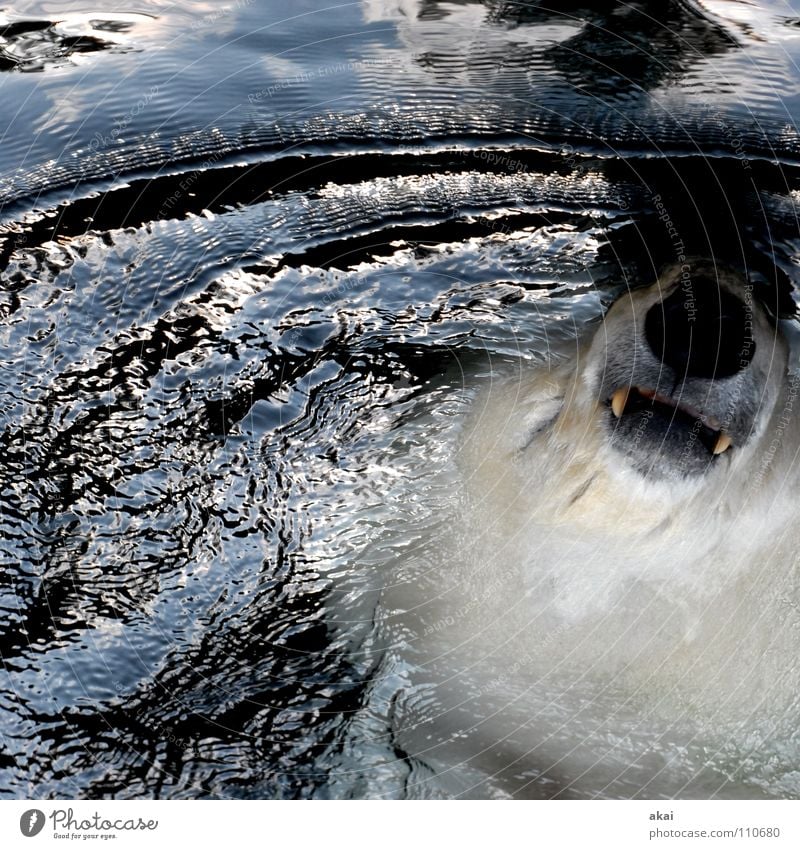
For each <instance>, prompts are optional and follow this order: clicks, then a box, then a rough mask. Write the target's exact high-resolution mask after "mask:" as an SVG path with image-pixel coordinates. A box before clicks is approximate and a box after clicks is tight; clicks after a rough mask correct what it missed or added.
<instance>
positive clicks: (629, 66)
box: [0, 0, 800, 798]
mask: <svg viewBox="0 0 800 849" xmlns="http://www.w3.org/2000/svg"><path fill="white" fill-rule="evenodd" d="M557 5H558V10H557V11H556V10H550V9H549V8H548V7H547V6H546V5H545V4H536V3H509V2H500V0H496V1H495V0H485V2H462V3H442V2H434V0H364V2H356V3H345V4H341V5H339V6H336V7H335V8H334V7H331V8H328V7H326V6H325V4H321V3H319V2H317V0H303V2H298V3H295V4H292V7H291V11H290V16H289V17H287V16H286V14H287V12H286V9H287V7H286V4H285V3H276V2H271V0H252V1H251V2H248V1H247V0H241V1H239V0H237V2H233V3H231V4H229V5H227V6H225V7H219V6H217V5H215V4H205V3H201V2H192V3H189V2H182V3H166V2H160V1H159V0H153V1H152V2H143V3H141V4H139V5H138V6H136V7H133V6H130V5H129V4H117V3H114V4H106V6H105V7H104V8H105V9H106V11H103V12H102V13H101V12H93V11H92V10H91V9H89V10H87V9H86V8H85V7H81V6H78V5H76V4H75V3H74V2H50V3H46V4H45V3H38V2H30V3H21V4H18V5H16V6H14V7H13V8H11V7H8V8H6V9H5V10H4V12H3V14H4V15H5V16H6V19H4V20H3V21H2V22H0V24H2V28H0V39H2V42H1V43H0V51H1V52H0V91H1V92H2V95H3V98H4V102H5V103H6V104H7V109H6V110H5V115H6V117H5V119H4V122H3V127H2V142H3V144H2V146H0V197H1V198H2V207H1V208H0V226H1V227H2V238H3V243H2V248H1V249H0V258H1V260H0V261H1V262H2V270H1V271H0V273H1V274H2V282H1V285H0V315H1V316H2V318H1V319H0V321H1V322H2V323H1V324H0V328H1V330H0V333H1V334H2V352H3V353H2V358H0V400H1V403H0V411H2V414H1V415H2V423H1V424H0V440H2V452H0V476H1V478H0V503H1V504H2V510H1V513H0V521H2V549H1V550H2V558H3V560H2V562H3V568H2V570H1V571H0V607H2V616H0V651H1V652H2V657H3V664H4V666H3V673H2V675H3V683H2V687H0V693H1V695H0V728H2V734H3V736H2V744H1V747H0V793H2V794H3V796H5V797H28V796H30V797H36V798H47V797H55V796H68V797H89V798H102V797H117V798H152V797H157V798H198V797H214V798H218V797H268V798H273V797H291V798H295V797H339V796H372V797H401V796H426V795H433V796H436V795H456V794H464V795H504V794H505V795H518V796H525V795H535V796H541V795H548V793H549V794H550V795H553V794H554V793H557V792H560V791H561V790H562V789H563V788H564V786H565V785H566V784H568V779H569V776H563V777H562V778H561V779H560V781H556V782H555V783H554V784H552V785H546V786H545V787H544V789H542V786H541V783H539V784H536V776H537V774H538V773H537V768H538V767H537V763H535V762H533V761H532V760H530V759H528V760H525V759H523V761H522V762H521V763H520V764H518V765H517V767H518V768H517V767H514V768H512V767H511V760H513V759H506V760H503V759H504V758H505V757H506V755H504V754H503V752H502V751H501V752H500V753H499V754H498V755H497V758H499V768H500V771H501V772H502V770H505V772H504V773H503V774H502V775H500V777H497V776H495V775H494V773H492V771H491V770H488V771H487V768H486V767H485V766H480V767H477V766H475V764H473V763H458V762H456V763H454V764H452V765H450V766H448V767H447V768H442V767H438V768H437V767H436V766H435V765H432V762H431V763H428V762H427V761H426V758H425V755H424V751H423V749H424V747H421V746H419V743H418V741H415V742H413V745H414V746H415V747H416V748H415V749H413V750H411V749H409V748H408V747H409V746H411V745H412V743H409V742H408V740H404V739H402V735H401V734H400V735H399V734H398V730H397V729H398V728H402V727H403V723H404V721H405V720H404V717H408V716H412V717H413V716H414V715H416V714H415V713H414V712H415V711H417V713H419V712H420V711H421V713H422V715H425V716H426V717H427V716H430V715H435V714H436V712H437V705H436V703H435V698H436V696H435V694H434V695H431V693H430V691H429V690H428V689H426V687H425V686H424V682H419V681H418V679H417V678H415V677H414V676H413V675H412V671H411V670H412V667H413V652H409V653H407V654H406V653H404V652H403V651H402V649H403V645H404V643H403V639H404V638H403V635H402V634H401V635H400V640H399V642H398V640H397V635H396V634H393V635H391V650H389V649H388V648H387V635H386V633H385V631H384V629H383V628H382V626H381V622H380V611H381V608H380V607H377V605H378V602H379V598H380V597H381V596H382V595H383V593H384V590H385V587H386V585H387V583H388V584H389V585H392V586H393V585H396V584H402V583H403V581H409V580H417V579H418V578H419V576H420V574H421V573H423V574H424V573H428V574H429V575H430V576H432V577H436V576H442V575H445V574H447V572H448V569H450V568H451V567H452V564H453V558H454V554H453V552H458V551H459V549H458V546H455V545H451V544H449V543H447V541H448V539H449V534H452V530H451V528H452V523H451V520H452V517H453V516H454V515H463V499H464V489H463V487H462V486H461V485H460V482H459V481H460V478H459V472H458V470H457V464H456V463H455V462H454V458H455V457H456V455H457V454H458V453H459V445H460V442H459V439H460V437H461V435H462V434H463V432H464V428H465V426H466V425H465V422H467V421H468V420H469V416H470V411H471V410H472V409H473V405H474V404H475V403H480V401H479V399H481V398H483V397H485V392H486V391H488V390H487V387H489V386H494V385H496V383H497V381H498V380H502V379H505V380H510V381H511V382H512V384H513V385H515V384H514V382H515V381H517V383H518V382H519V381H523V380H525V379H526V376H527V375H528V374H529V373H530V371H531V370H533V369H535V368H537V367H539V366H542V364H545V363H548V362H551V361H553V360H556V361H560V359H561V358H565V359H568V358H569V356H570V355H571V353H574V350H575V341H574V340H575V339H576V337H578V336H579V335H581V334H582V333H583V332H584V331H585V329H586V328H587V327H589V326H590V325H591V324H592V322H594V321H595V320H597V319H599V317H600V315H601V314H602V311H603V309H604V308H605V306H607V305H608V304H609V303H610V302H611V301H612V300H613V298H614V297H615V295H616V294H617V293H619V292H620V291H622V290H624V288H625V287H626V286H629V285H638V284H639V283H643V282H647V281H649V280H652V279H653V277H654V276H655V274H656V271H657V269H658V268H659V267H660V266H661V265H662V264H663V263H664V262H670V261H675V258H676V256H677V255H678V253H680V252H684V253H686V254H687V255H689V254H702V255H713V256H716V257H718V258H719V259H720V260H723V261H725V262H729V263H731V264H734V265H737V266H739V267H746V268H747V269H748V271H749V273H750V275H751V278H752V279H753V281H754V283H755V284H756V288H757V292H758V294H759V296H760V298H761V299H762V300H763V301H764V302H765V303H766V304H767V307H768V308H769V310H770V311H771V312H772V313H774V314H776V315H790V314H791V313H792V312H793V311H794V304H795V301H796V297H797V296H796V292H797V288H796V287H797V280H798V267H797V259H796V256H797V250H798V245H799V244H800V240H798V234H797V218H796V208H795V205H794V202H795V197H796V192H797V190H798V187H800V181H799V180H798V177H799V176H800V171H799V170H798V155H799V154H800V137H799V136H798V132H797V127H796V120H795V116H796V115H797V114H798V109H800V101H799V100H798V95H799V94H800V74H798V71H797V67H796V64H795V63H796V60H797V58H798V51H799V50H800V26H799V25H798V21H800V7H795V8H792V5H791V4H788V3H783V2H773V3H766V2H762V3H760V4H759V5H758V6H752V5H745V4H742V3H738V2H733V0H715V2H711V0H708V2H704V3H703V5H702V6H701V5H700V4H688V3H683V2H680V3H679V2H670V3H663V2H658V3H656V2H652V3H650V2H644V0H643V2H639V3H635V4H628V5H625V6H620V5H619V4H615V3H605V2H599V0H598V2H594V3H592V2H574V3H573V2H570V3H566V4H565V3H560V4H557ZM476 399H478V400H477V401H476ZM451 542H452V540H451ZM458 609H459V608H458V607H456V608H455V610H454V611H451V612H450V613H447V614H445V615H457V614H458ZM376 611H377V612H376ZM462 618H463V614H462ZM435 624H436V622H433V623H431V626H432V625H435ZM435 633H437V632H436V630H435V629H434V631H432V632H430V633H429V634H427V635H426V637H425V639H427V638H428V637H430V636H431V634H435ZM417 636H418V635H417ZM405 639H406V642H407V644H408V646H412V645H413V643H414V640H415V635H413V634H408V633H407V634H405ZM493 692H497V693H498V695H497V699H498V700H499V704H500V706H502V705H503V704H506V705H508V704H511V703H512V701H513V700H514V699H516V698H517V697H518V696H519V693H517V692H516V691H512V689H503V688H502V687H501V688H500V689H499V690H498V689H497V688H496V687H495V688H494V690H493ZM431 699H434V702H433V703H432V702H431ZM523 704H524V703H523ZM438 707H439V708H441V706H438ZM523 710H525V708H524V707H523ZM464 711H465V712H462V714H453V713H452V712H450V713H449V715H448V723H449V726H452V727H450V728H449V730H450V731H452V732H453V733H455V734H457V733H459V730H461V731H464V730H465V729H467V728H472V727H473V726H474V724H475V716H474V715H470V708H469V707H468V706H467V707H465V708H464ZM440 712H441V710H440ZM407 726H408V723H406V727H407ZM448 733H449V732H448ZM406 736H407V735H406ZM486 745H487V746H489V747H490V748H491V746H492V745H493V743H492V737H491V735H489V736H488V737H487V738H486ZM697 745H700V744H699V743H698V744H697ZM727 756H728V755H727V754H725V755H720V756H719V759H718V762H714V763H712V765H711V768H710V770H711V778H710V779H709V780H708V782H707V783H706V784H705V785H703V787H702V788H701V790H700V791H698V792H701V793H706V794H707V795H711V794H712V793H717V794H721V795H726V794H727V795H736V794H737V792H738V793H739V794H740V795H742V794H743V795H754V794H755V795H757V794H758V793H768V794H769V793H773V794H775V795H796V792H797V786H796V782H795V781H793V780H792V779H791V777H787V776H783V778H782V779H781V782H782V783H775V784H773V785H769V786H763V782H762V784H759V783H758V782H756V783H755V784H754V783H753V782H752V781H751V782H749V783H748V782H747V780H746V778H747V776H746V775H745V777H744V779H743V778H742V774H741V771H740V772H739V773H737V774H736V775H735V776H734V777H733V779H732V780H731V781H728V780H727V779H726V777H725V775H726V772H725V770H726V763H725V762H724V758H725V757H727ZM740 763H741V759H739V760H738V761H737V764H740ZM507 767H508V769H506V768H507ZM717 767H718V769H717ZM515 769H516V772H515ZM715 769H716V772H715ZM745 772H747V769H745ZM752 772H753V774H755V773H756V772H757V769H755V768H754V769H753V770H752ZM498 774H499V773H498ZM487 776H490V777H488V778H487ZM715 776H716V777H715ZM636 786H641V783H640V784H639V785H634V789H633V790H631V793H633V792H634V791H635V787H636ZM666 786H667V785H665V787H666ZM669 786H670V787H672V786H673V785H669ZM676 786H680V783H678V785H676ZM603 787H604V785H602V784H600V783H598V784H597V785H596V787H595V788H594V791H593V790H592V789H591V788H590V789H589V790H587V791H583V792H584V794H585V795H592V794H593V792H594V793H598V794H602V792H603ZM668 792H670V791H668V790H664V794H665V795H668ZM612 795H613V794H612Z"/></svg>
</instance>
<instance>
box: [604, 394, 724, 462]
mask: <svg viewBox="0 0 800 849" xmlns="http://www.w3.org/2000/svg"><path fill="white" fill-rule="evenodd" d="M607 404H608V406H609V407H610V408H611V412H612V414H613V416H614V418H616V419H621V418H622V417H623V416H626V415H631V414H634V413H641V412H642V411H647V410H649V411H650V412H651V413H654V411H656V410H658V411H659V414H660V415H661V417H662V418H664V419H667V420H669V426H670V427H673V428H681V427H685V426H687V425H688V430H689V433H692V434H694V439H696V440H697V441H698V442H699V443H700V444H701V445H703V446H704V447H705V448H706V450H707V451H708V452H709V454H710V455H711V456H712V457H716V456H718V455H719V454H724V453H725V452H726V451H727V450H728V449H729V448H730V447H731V445H732V444H733V439H732V438H731V436H730V434H729V433H726V432H725V431H724V430H723V427H722V424H721V422H720V420H719V419H718V418H717V417H716V416H714V415H711V414H709V413H704V412H702V411H701V410H700V409H698V408H697V407H694V406H692V405H691V404H688V403H686V402H684V401H681V400H680V399H678V398H673V397H669V396H667V395H663V394H661V393H660V392H657V391H656V390H655V389H650V388H648V387H644V386H621V387H619V388H618V389H616V390H615V391H614V392H613V393H612V394H611V397H610V398H609V399H608V402H607Z"/></svg>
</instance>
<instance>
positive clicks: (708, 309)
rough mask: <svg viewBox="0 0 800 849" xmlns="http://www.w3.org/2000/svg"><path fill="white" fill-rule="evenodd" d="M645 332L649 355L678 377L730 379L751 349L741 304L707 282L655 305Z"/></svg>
mask: <svg viewBox="0 0 800 849" xmlns="http://www.w3.org/2000/svg"><path fill="white" fill-rule="evenodd" d="M644 332H645V338H646V339H647V344H648V345H649V346H650V349H651V350H652V351H653V353H654V354H655V355H656V356H657V357H658V358H659V359H660V360H661V361H662V362H663V363H665V364H666V365H668V366H670V367H671V368H672V369H674V370H675V371H676V372H677V373H678V374H679V375H681V376H683V375H687V376H690V377H704V378H713V377H716V378H723V377H731V376H732V375H734V374H737V373H738V372H739V371H742V370H743V369H745V368H747V366H748V365H749V364H750V361H751V360H752V359H753V355H754V354H755V350H756V346H755V340H754V339H753V332H752V320H751V318H750V313H749V311H748V309H747V307H746V305H745V304H744V303H743V302H742V301H740V300H739V299H738V298H736V297H734V296H733V295H731V294H729V293H727V292H721V291H720V290H719V288H718V287H717V285H716V283H715V282H714V281H712V280H709V281H702V282H701V281H692V282H691V285H689V284H685V285H683V286H681V288H679V289H677V290H676V291H675V292H673V293H672V294H671V295H670V296H669V297H668V298H666V299H665V300H663V301H662V302H661V303H658V304H654V305H653V306H652V307H651V308H650V309H649V310H648V312H647V317H646V318H645V327H644Z"/></svg>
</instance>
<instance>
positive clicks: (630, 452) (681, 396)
mask: <svg viewBox="0 0 800 849" xmlns="http://www.w3.org/2000/svg"><path fill="white" fill-rule="evenodd" d="M752 292H753V287H752V286H751V285H750V284H749V283H748V282H747V280H746V279H745V278H743V277H742V276H741V275H739V274H738V273H737V272H734V271H732V270H730V269H720V268H719V267H714V266H711V265H710V264H708V263H700V264H698V265H696V266H693V267H692V271H691V273H688V272H687V267H686V266H681V267H673V268H672V269H671V270H669V271H668V272H666V273H665V274H664V275H662V277H661V278H660V279H659V281H658V282H657V283H656V284H655V285H654V286H651V287H650V288H648V289H644V290H639V291H637V292H633V293H629V294H628V295H626V296H624V297H623V298H621V299H620V300H619V301H617V303H615V304H614V305H613V306H612V307H611V309H610V310H609V313H608V314H607V316H606V322H605V326H604V328H603V330H602V331H601V332H600V333H598V334H597V336H596V337H595V341H594V342H593V353H592V356H593V357H602V358H603V366H602V367H600V368H599V369H598V371H596V372H592V373H594V374H595V375H596V380H597V381H598V383H599V386H598V388H597V391H598V394H599V399H598V400H600V401H601V404H603V405H604V406H605V407H606V408H607V414H606V416H605V421H606V425H607V428H608V429H609V430H610V435H611V444H612V447H613V448H614V449H616V451H617V452H621V453H623V454H624V455H626V457H627V459H628V461H629V462H630V463H631V464H632V465H633V466H634V467H635V468H637V469H638V470H639V471H642V472H643V473H646V474H648V475H653V476H655V477H681V476H686V475H695V474H699V473H702V472H705V471H707V470H708V469H709V468H711V466H712V465H713V464H714V463H715V462H716V461H718V460H719V458H720V457H721V456H722V455H731V454H732V453H734V454H735V453H736V451H737V450H738V449H740V448H741V447H743V446H744V445H745V444H747V443H748V441H750V440H751V439H752V438H753V435H754V434H755V433H756V432H757V431H758V430H759V424H760V420H761V419H763V417H764V414H765V413H766V412H767V410H766V407H768V406H769V405H768V404H767V405H766V407H765V402H766V401H767V400H768V399H769V397H770V396H774V393H773V392H772V391H771V390H770V391H767V390H768V389H769V386H768V384H770V386H774V385H775V383H776V377H777V372H778V371H779V370H780V369H781V368H782V366H781V363H780V362H779V361H781V360H782V359H783V358H782V356H778V357H777V359H776V358H775V356H774V354H775V353H776V352H778V351H782V350H783V348H782V343H780V344H778V346H777V347H776V328H775V327H774V325H773V324H772V323H771V322H770V320H769V319H768V317H767V314H766V312H765V310H764V309H763V307H762V306H761V305H760V303H758V302H757V301H756V300H755V299H754V298H753V296H752ZM767 415H768V414H767Z"/></svg>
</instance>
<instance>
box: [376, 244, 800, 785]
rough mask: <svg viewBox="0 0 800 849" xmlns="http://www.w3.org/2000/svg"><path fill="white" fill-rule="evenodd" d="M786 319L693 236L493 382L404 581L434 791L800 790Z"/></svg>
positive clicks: (406, 743) (399, 720) (393, 603)
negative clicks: (572, 332) (553, 343)
mask: <svg viewBox="0 0 800 849" xmlns="http://www.w3.org/2000/svg"><path fill="white" fill-rule="evenodd" d="M788 332H789V331H788V330H787V328H785V327H783V326H781V325H779V324H777V323H774V322H772V321H771V320H770V317H769V316H768V314H767V312H766V311H765V309H764V307H763V306H762V305H761V304H760V302H759V301H758V300H757V299H755V298H754V297H753V289H752V286H751V285H750V284H749V283H748V281H747V280H746V279H745V278H744V277H743V276H741V275H740V274H739V273H738V272H736V271H733V270H730V269H726V268H722V267H719V266H717V265H715V264H714V263H713V262H710V261H702V260H694V261H691V262H687V263H683V264H681V265H675V266H673V267H670V268H667V269H666V270H665V271H664V272H663V273H662V274H661V276H660V277H659V279H658V280H657V282H656V283H655V284H654V285H652V286H650V287H649V288H642V289H639V290H635V291H630V292H628V293H626V294H625V295H624V296H623V297H621V298H619V299H618V300H617V301H616V302H615V303H614V304H613V305H612V307H611V308H610V310H609V311H608V312H607V314H606V316H605V318H604V320H603V321H602V323H601V324H600V325H599V327H598V328H597V329H596V330H595V332H594V334H593V336H592V338H591V339H590V340H589V341H588V342H582V341H581V342H579V344H578V345H577V348H576V349H575V350H574V351H573V352H572V355H571V356H569V357H565V358H562V360H561V361H560V362H558V363H554V364H551V366H550V367H548V368H543V369H541V370H539V371H538V372H534V373H532V374H531V375H530V376H529V377H526V378H525V379H519V378H518V377H517V378H514V379H505V380H504V379H496V380H492V381H491V385H489V386H488V387H487V388H486V389H485V391H483V392H482V393H481V394H480V395H479V397H478V398H477V399H476V402H475V404H474V407H473V409H472V411H471V413H470V416H469V421H468V422H467V424H466V426H465V427H464V428H463V431H462V433H461V434H460V439H459V445H458V449H457V455H458V456H457V467H458V473H457V477H458V478H459V480H458V485H459V486H461V487H462V490H463V493H464V498H463V499H462V502H461V504H460V507H459V509H458V511H457V512H458V515H456V516H454V517H453V518H452V520H451V521H448V523H447V526H448V530H447V534H446V536H444V537H440V538H439V539H438V541H437V543H436V545H435V546H433V548H432V549H431V551H430V553H429V556H428V557H427V558H426V559H425V560H424V561H423V562H424V567H423V566H421V567H420V568H419V569H417V571H416V573H415V574H411V572H409V570H408V569H406V570H405V573H404V575H403V578H402V580H398V581H394V582H390V584H391V585H390V586H387V587H386V588H385V590H384V592H383V598H382V607H383V617H384V622H385V627H386V633H387V640H388V643H389V646H390V648H389V656H390V657H391V658H392V660H391V661H390V663H389V667H391V668H392V669H393V670H394V673H395V675H396V677H397V676H399V677H400V678H401V679H402V680H403V681H404V686H403V688H402V692H401V693H400V695H399V696H398V697H397V698H395V699H394V702H393V718H392V722H393V725H394V728H395V731H394V734H395V741H396V745H398V746H400V747H401V748H402V750H403V751H404V752H406V753H407V755H408V758H409V760H410V762H412V763H416V764H417V765H418V767H419V768H418V769H417V770H416V771H415V772H414V777H413V780H411V781H410V782H409V783H410V787H411V790H410V792H411V794H412V795H414V794H419V795H429V794H431V793H434V794H444V795H450V796H464V797H531V798H550V797H559V798H595V797H597V798H604V797H611V798H634V797H640V798H656V797H658V798H666V797H678V798H698V797H699V798H711V797H730V798H757V797H761V796H774V795H778V796H780V795H792V796H796V795H797V793H798V792H800V774H798V772H797V771H796V763H797V757H798V754H799V753H800V748H799V747H800V739H798V738H799V737H800V733H799V732H798V730H797V729H798V728H800V721H798V720H800V662H798V660H797V658H798V656H799V654H800V653H799V652H798V650H799V649H800V581H798V568H797V557H796V554H795V552H796V551H797V548H798V539H797V538H798V526H797V519H796V512H797V508H796V501H795V498H796V491H797V486H796V484H795V478H796V474H795V462H796V457H797V452H798V451H799V450H800V440H799V439H798V435H799V434H798V428H797V408H798V401H797V392H798V385H800V381H798V379H797V378H796V377H795V376H794V375H793V374H792V373H791V372H790V369H789V364H790V354H789V351H790V345H789V344H788V342H787V334H788ZM399 646H403V647H404V648H403V650H402V651H401V650H400V649H399V648H398V647H399ZM392 663H393V664H394V666H393V667H392ZM387 668H388V667H387Z"/></svg>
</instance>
